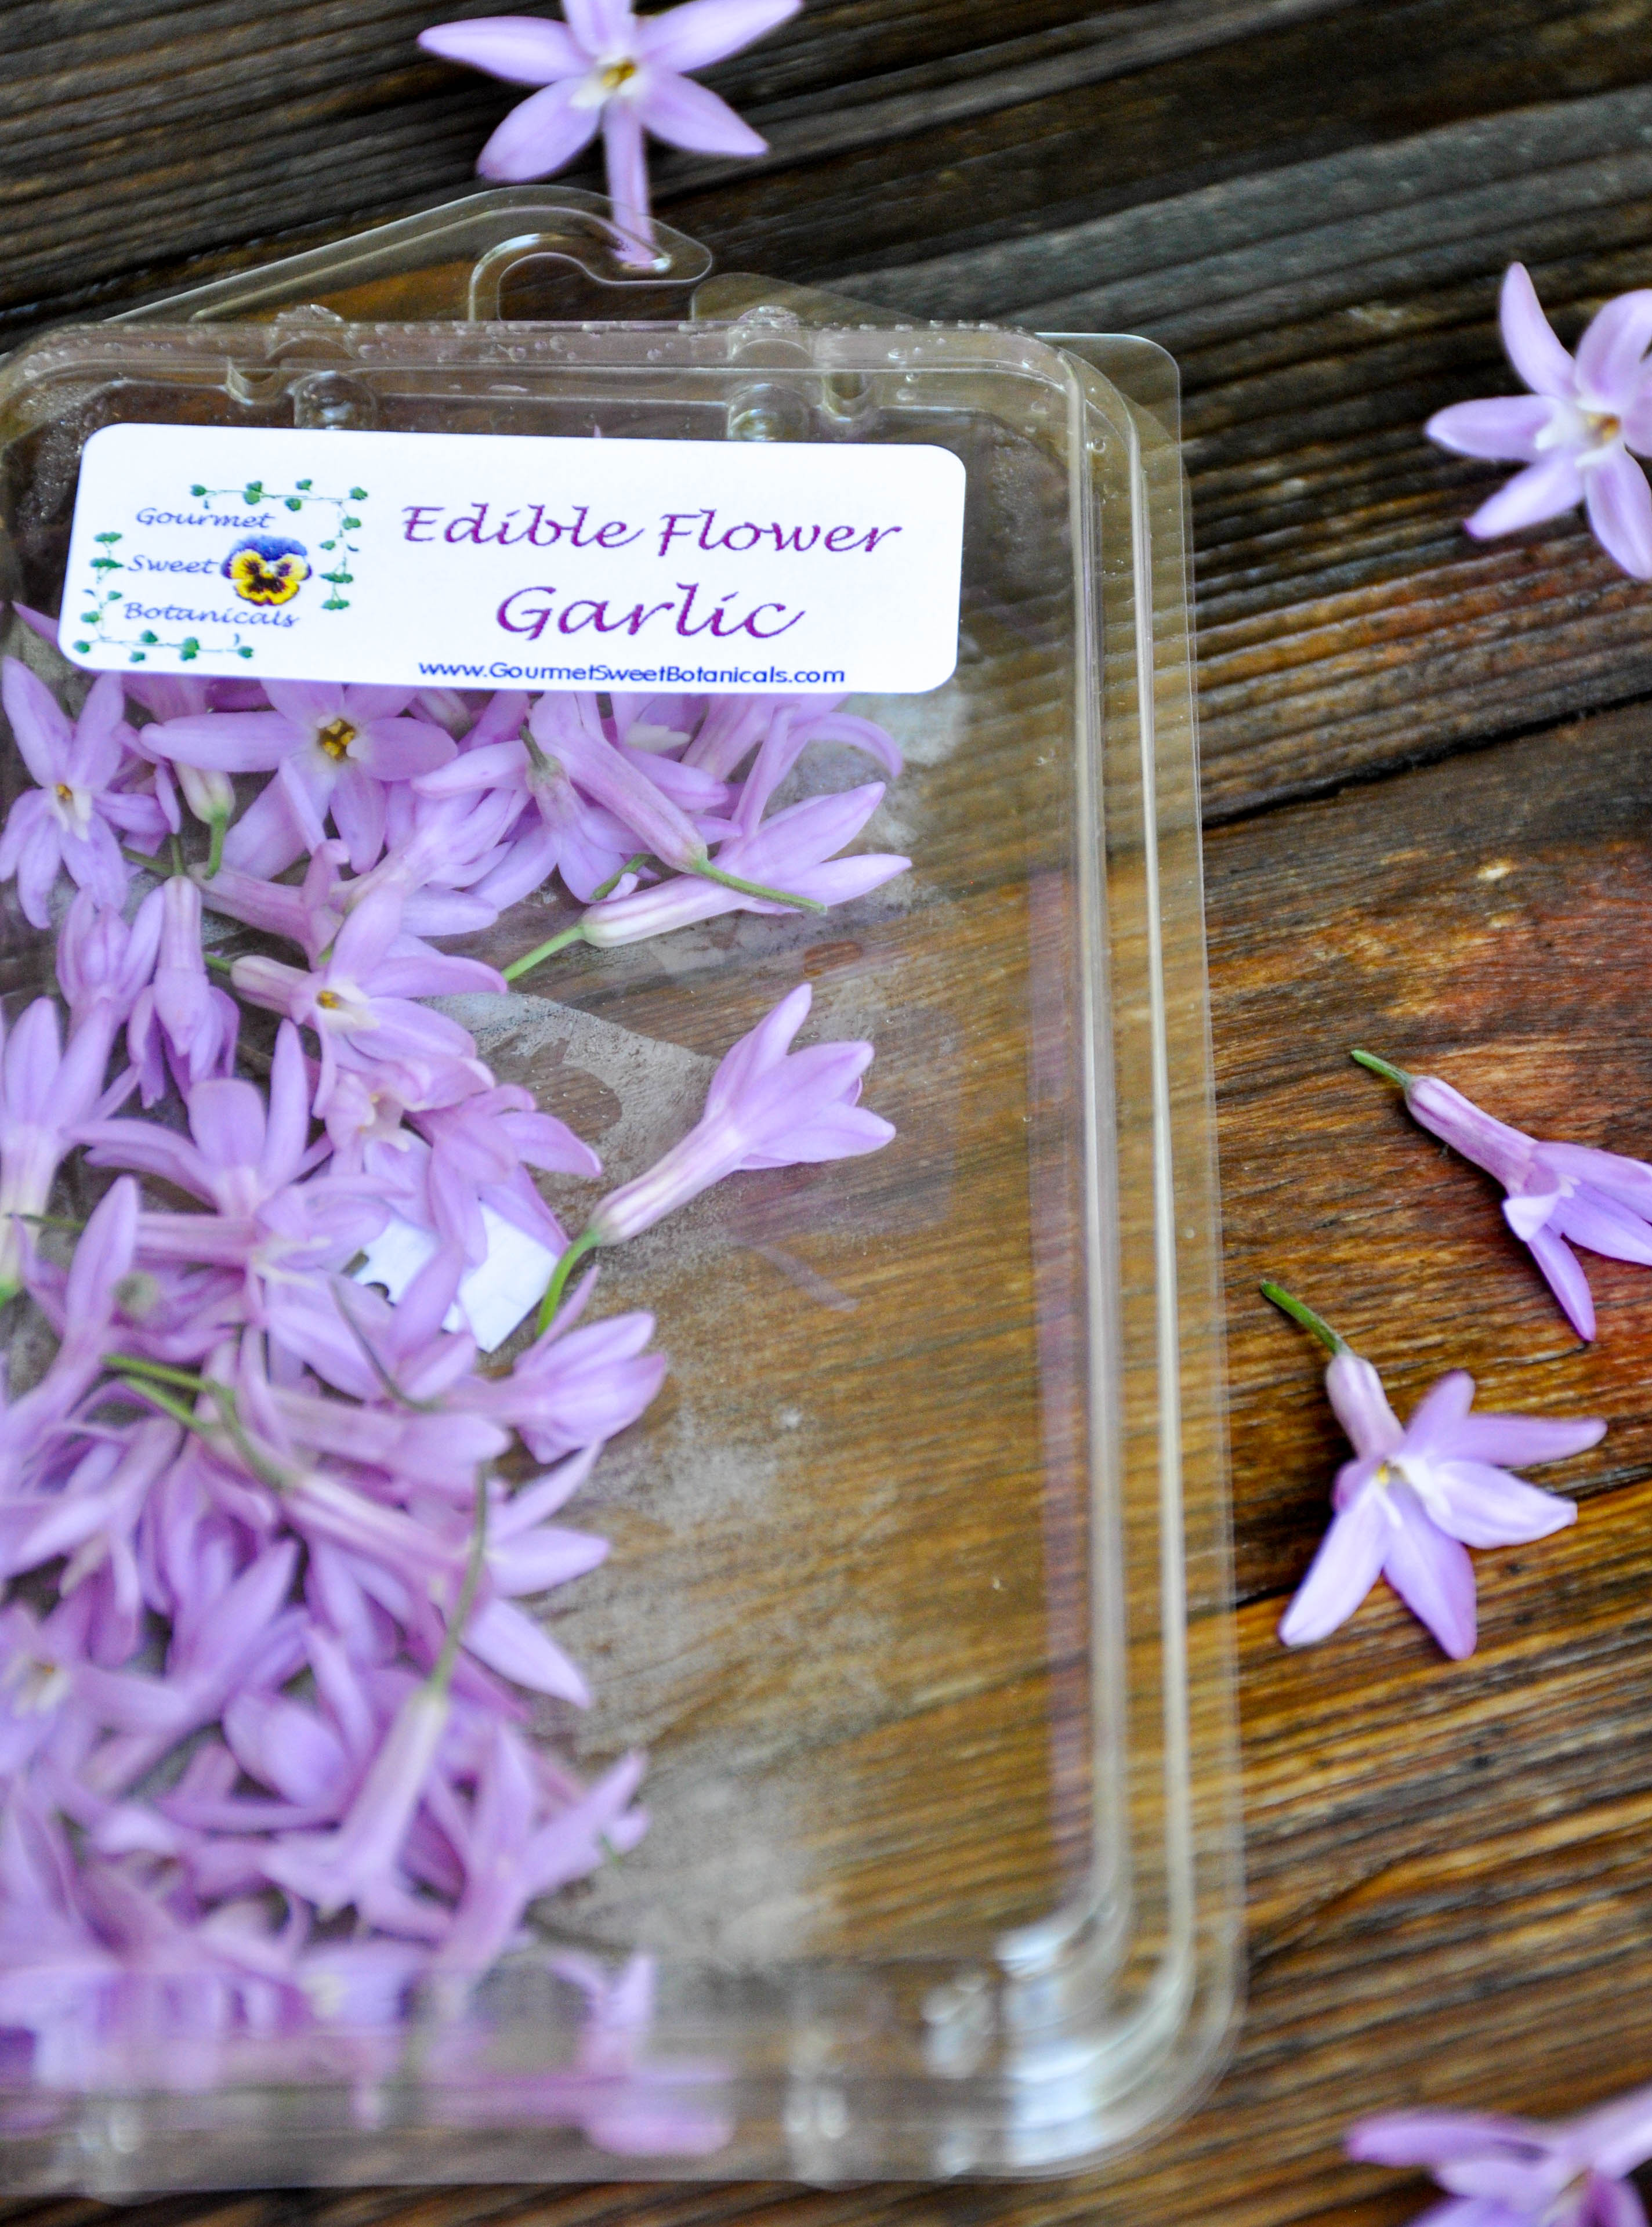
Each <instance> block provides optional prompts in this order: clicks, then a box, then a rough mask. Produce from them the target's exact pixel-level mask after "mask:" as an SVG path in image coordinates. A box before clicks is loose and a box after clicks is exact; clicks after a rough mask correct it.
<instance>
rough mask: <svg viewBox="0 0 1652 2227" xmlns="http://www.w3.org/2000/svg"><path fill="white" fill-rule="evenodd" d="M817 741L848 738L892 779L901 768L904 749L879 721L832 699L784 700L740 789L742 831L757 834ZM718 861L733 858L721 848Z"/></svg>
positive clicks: (738, 821)
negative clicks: (833, 704) (840, 706)
mask: <svg viewBox="0 0 1652 2227" xmlns="http://www.w3.org/2000/svg"><path fill="white" fill-rule="evenodd" d="M811 743H847V744H848V745H849V747H850V748H851V749H852V750H864V751H865V753H866V755H867V756H869V757H874V758H876V759H877V763H879V765H881V766H882V767H883V770H884V772H885V773H886V774H888V775H889V776H890V780H891V781H892V780H893V779H894V778H895V776H896V775H897V774H898V773H899V772H900V770H901V766H902V758H901V753H900V751H899V750H898V749H897V748H896V743H895V739H894V737H893V736H891V735H888V734H886V733H885V732H884V731H883V728H882V727H880V726H879V725H878V724H877V722H876V721H875V720H872V719H858V718H852V716H851V715H850V714H848V713H847V712H843V711H833V710H832V709H831V708H830V699H827V704H826V705H825V706H822V705H820V704H818V703H816V704H811V703H809V702H808V701H807V699H805V700H804V702H802V703H800V704H788V705H782V706H781V709H780V710H779V711H776V712H775V716H774V718H772V719H771V720H770V722H769V731H768V733H767V734H766V735H765V736H764V737H763V738H762V743H761V744H760V745H759V747H758V750H757V755H756V758H755V759H754V760H753V761H752V766H751V771H750V772H749V774H748V775H746V778H745V783H744V786H743V788H742V789H741V792H740V803H739V807H738V809H737V813H736V814H735V819H736V824H737V826H738V827H739V829H740V832H741V833H742V834H743V835H748V836H749V835H751V834H753V833H755V832H756V827H757V824H758V822H759V821H760V820H762V816H763V814H764V813H765V812H766V811H767V810H768V808H769V798H770V797H771V796H773V794H775V790H776V789H777V788H779V787H780V785H781V782H783V781H784V780H785V778H786V776H787V775H788V773H790V771H791V770H792V768H793V767H794V765H795V764H796V763H797V762H798V760H799V758H800V757H801V756H802V755H803V753H804V751H805V750H807V749H808V748H809V746H810V744H811ZM732 864H733V862H732V860H730V859H729V858H727V857H726V856H725V855H724V853H721V852H720V853H719V854H718V865H732ZM738 871H740V872H742V873H744V872H746V871H748V870H747V869H746V868H744V867H741V868H740V869H738Z"/></svg>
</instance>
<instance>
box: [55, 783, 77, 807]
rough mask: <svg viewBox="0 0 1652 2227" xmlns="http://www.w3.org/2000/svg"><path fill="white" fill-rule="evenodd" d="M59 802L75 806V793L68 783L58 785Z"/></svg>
mask: <svg viewBox="0 0 1652 2227" xmlns="http://www.w3.org/2000/svg"><path fill="white" fill-rule="evenodd" d="M57 801H58V802H59V803H60V804H73V801H74V791H73V789H72V788H70V787H69V785H68V783H67V782H66V781H61V782H59V783H58V784H57Z"/></svg>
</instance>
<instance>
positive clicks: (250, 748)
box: [144, 680, 454, 875]
mask: <svg viewBox="0 0 1652 2227" xmlns="http://www.w3.org/2000/svg"><path fill="white" fill-rule="evenodd" d="M267 686H268V694H269V698H270V703H271V709H270V710H269V711H206V712H201V713H199V714H197V715H194V716H191V717H188V718H182V719H166V720H163V721H162V722H161V723H160V724H158V725H156V726H154V727H151V728H150V729H149V730H148V731H146V733H145V735H144V742H145V743H146V744H147V745H148V747H149V748H150V749H151V750H156V751H160V752H163V753H164V754H165V756H168V757H170V758H175V759H177V760H179V761H181V762H183V763H188V764H189V765H194V766H201V767H207V768H215V769H217V770H219V771H220V772H222V773H268V772H271V771H273V772H274V774H275V776H276V778H275V779H274V780H273V781H272V782H269V783H268V784H267V785H266V787H265V788H264V789H263V791H262V792H261V794H259V795H258V798H257V799H256V800H255V801H254V802H253V803H252V806H251V807H249V809H248V810H247V811H246V813H245V814H243V816H242V817H241V819H240V820H238V821H237V822H236V824H235V826H233V828H232V829H231V830H230V833H229V837H228V839H227V841H226V843H225V845H224V858H225V859H226V863H227V864H228V865H232V866H234V867H237V868H239V871H241V872H243V873H247V874H258V875H271V874H278V873H279V872H281V871H282V869H283V868H284V867H286V866H290V865H291V864H292V862H293V860H294V859H295V858H301V857H302V856H303V853H304V852H306V851H313V850H315V849H316V846H317V845H319V844H320V843H321V842H322V839H323V837H324V835H325V833H326V829H325V826H324V825H323V823H324V821H325V820H326V818H327V815H328V813H329V811H330V813H331V814H332V816H333V820H334V823H335V826H337V828H338V832H339V833H340V834H341V836H342V837H343V839H344V840H345V843H346V844H347V845H348V848H349V854H350V860H351V863H352V865H354V867H355V868H356V871H358V872H360V871H363V870H364V869H365V868H367V867H368V866H370V865H372V864H373V860H374V859H375V858H377V857H378V856H379V853H380V851H381V850H382V849H383V848H384V839H385V783H386V782H390V781H406V780H409V779H411V776H412V775H414V774H420V773H429V772H430V771H431V769H433V768H435V767H437V766H439V765H444V764H445V763H447V761H448V760H449V759H450V757H451V756H453V755H454V743H453V738H452V737H451V736H450V735H445V734H443V731H442V730H441V729H440V728H439V727H432V726H430V725H428V724H426V723H425V722H424V721H423V720H421V719H407V718H402V717H401V716H400V715H401V714H402V713H403V712H404V711H405V710H406V708H407V705H409V704H410V703H411V701H412V699H413V694H414V692H413V690H412V689H411V688H346V687H343V686H338V685H336V684H335V683H330V682H324V681H312V680H271V682H269V683H268V684H267Z"/></svg>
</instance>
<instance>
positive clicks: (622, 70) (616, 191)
mask: <svg viewBox="0 0 1652 2227" xmlns="http://www.w3.org/2000/svg"><path fill="white" fill-rule="evenodd" d="M800 5H801V0H688V4H687V5H686V6H685V7H679V8H668V9H667V10H664V11H663V12H662V13H660V14H659V15H654V16H641V17H638V16H634V15H633V14H632V13H631V10H630V9H629V8H628V6H626V5H625V0H564V16H565V18H566V20H565V22H560V23H547V22H542V21H541V20H540V19H539V17H538V16H480V17H476V18H475V19H473V20H472V21H471V22H466V23H437V24H433V25H432V26H431V29H429V30H428V31H422V32H421V33H420V34H419V41H418V42H419V44H420V46H421V47H423V48H424V50H425V52H426V53H427V54H440V55H441V56H442V57H443V60H444V61H456V62H464V63H467V64H468V65H469V67H471V68H472V69H481V70H486V71H487V72H488V74H489V76H491V77H499V78H503V79H504V80H506V82H507V84H510V85H536V86H543V87H544V88H545V90H544V91H543V92H541V93H535V94H534V95H533V98H532V99H528V100H525V101H524V102H523V103H522V105H521V106H520V108H513V110H512V111H511V112H510V114H509V115H508V116H507V118H505V121H504V122H503V123H502V124H501V125H500V127H499V129H498V130H497V131H495V132H494V136H493V137H492V138H491V139H490V140H489V141H488V144H487V145H486V146H485V147H484V148H483V149H482V153H481V155H480V156H478V157H477V160H476V168H477V169H478V170H479V171H480V172H481V173H482V176H483V177H485V178H495V179H499V180H501V182H507V183H508V182H514V181H516V180H519V179H524V178H545V177H548V176H549V175H551V173H552V171H553V170H559V169H561V168H562V167H563V165H564V163H570V162H571V161H572V160H573V158H574V156H576V155H577V154H578V153H579V151H580V150H581V149H582V148H583V147H585V146H588V145H589V144H590V141H591V140H592V139H594V138H595V137H596V133H597V131H598V130H599V128H600V130H601V131H602V134H603V153H604V155H605V156H606V157H607V161H608V190H609V198H610V199H611V200H612V201H613V203H614V220H615V223H616V227H617V228H618V230H619V233H620V235H621V239H622V244H623V245H622V252H626V254H627V259H628V260H633V261H635V260H638V259H644V260H646V259H647V254H648V252H649V250H650V249H651V247H652V244H653V239H654V233H653V227H652V225H651V222H650V220H649V215H648V170H647V159H646V157H645V156H644V153H643V133H644V131H651V132H653V134H654V137H655V138H656V139H663V140H665V141H666V142H667V144H669V145H671V146H673V147H688V148H693V149H696V150H699V151H700V152H702V153H705V154H712V155H761V154H762V151H763V150H764V148H765V147H766V145H767V144H768V143H767V141H766V140H763V139H760V138H759V137H758V136H757V134H756V132H755V131H752V130H751V129H750V127H749V125H748V124H743V123H742V122H741V120H740V118H738V117H737V115H736V114H735V112H734V111H733V110H732V109H731V108H730V107H729V106H728V105H727V104H726V102H724V101H721V100H719V99H718V97H717V95H716V94H715V93H708V92H707V91H706V89H705V86H702V85H696V84H694V83H693V82H692V80H691V79H689V78H686V77H685V76H684V75H683V74H682V73H683V72H684V71H685V70H697V69H704V68H705V66H706V65H707V63H708V62H715V61H722V59H723V57H724V55H725V54H734V53H737V51H738V49H739V48H742V47H744V46H749V44H750V42H751V41H752V40H754V39H759V38H762V35H763V34H764V33H765V32H767V31H772V30H773V29H775V25H776V24H778V23H783V22H786V20H787V18H788V16H794V15H795V14H796V13H797V10H798V9H799V7H800Z"/></svg>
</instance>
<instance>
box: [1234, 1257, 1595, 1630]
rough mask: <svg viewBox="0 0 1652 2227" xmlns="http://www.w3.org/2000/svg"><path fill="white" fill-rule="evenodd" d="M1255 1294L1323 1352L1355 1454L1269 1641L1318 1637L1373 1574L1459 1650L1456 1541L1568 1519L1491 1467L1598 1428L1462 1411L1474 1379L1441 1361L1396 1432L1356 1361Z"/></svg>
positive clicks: (1565, 1504)
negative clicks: (1445, 1372) (1444, 1368)
mask: <svg viewBox="0 0 1652 2227" xmlns="http://www.w3.org/2000/svg"><path fill="white" fill-rule="evenodd" d="M1262 1291H1263V1293H1264V1295H1265V1296H1266V1298H1268V1299H1272V1301H1273V1303H1274V1305H1276V1306H1279V1307H1281V1308H1282V1309H1283V1310H1284V1311H1285V1313H1287V1314H1289V1315H1290V1316H1291V1318H1292V1320H1293V1321H1296V1322H1298V1323H1300V1324H1302V1325H1303V1326H1304V1328H1305V1329H1307V1330H1311V1331H1312V1332H1313V1334H1314V1335H1315V1336H1316V1337H1318V1338H1319V1339H1320V1340H1321V1341H1322V1343H1324V1344H1326V1345H1328V1346H1329V1347H1330V1350H1331V1359H1330V1366H1329V1368H1328V1369H1326V1371H1325V1390H1326V1393H1327V1394H1328V1395H1329V1397H1330V1404H1331V1406H1332V1407H1333V1408H1334V1409H1335V1410H1336V1420H1337V1421H1338V1422H1339V1423H1341V1425H1342V1426H1343V1430H1344V1431H1346V1432H1347V1433H1348V1435H1349V1439H1351V1440H1352V1442H1353V1446H1354V1454H1355V1458H1354V1459H1353V1460H1352V1461H1350V1462H1344V1463H1343V1466H1342V1467H1341V1469H1339V1470H1338V1471H1337V1472H1336V1484H1334V1485H1333V1487H1332V1489H1331V1505H1332V1507H1333V1508H1334V1509H1336V1515H1335V1516H1334V1517H1333V1518H1332V1521H1331V1526H1330V1530H1329V1531H1327V1532H1326V1534H1325V1536H1324V1539H1323V1541H1321V1542H1320V1547H1319V1551H1318V1553H1317V1554H1316V1555H1315V1556H1314V1559H1313V1561H1312V1563H1311V1566H1310V1567H1309V1571H1308V1574H1307V1576H1306V1577H1305V1578H1304V1579H1303V1581H1302V1583H1301V1585H1300V1586H1298V1588H1297V1591H1296V1593H1295V1594H1294V1596H1293V1597H1292V1602H1291V1605H1290V1606H1289V1608H1287V1609H1286V1611H1285V1615H1284V1617H1283V1618H1281V1619H1280V1623H1279V1637H1280V1638H1281V1639H1282V1640H1283V1641H1284V1642H1285V1645H1286V1646H1287V1647H1302V1646H1306V1645H1308V1644H1309V1643H1311V1642H1312V1641H1314V1640H1316V1639H1324V1637H1325V1636H1326V1635H1327V1633H1329V1632H1332V1631H1334V1630H1336V1627H1337V1625H1338V1624H1345V1623H1346V1622H1347V1620H1348V1618H1349V1617H1350V1616H1352V1615H1353V1613H1354V1611H1355V1609H1356V1608H1357V1607H1358V1606H1359V1605H1360V1603H1361V1602H1362V1600H1363V1599H1364V1598H1365V1596H1366V1594H1367V1593H1368V1592H1369V1591H1370V1590H1371V1587H1372V1586H1374V1585H1375V1583H1376V1581H1377V1579H1378V1578H1379V1577H1385V1578H1387V1580H1388V1583H1389V1584H1390V1585H1391V1586H1393V1587H1394V1591H1395V1592H1397V1593H1398V1594H1399V1596H1400V1599H1401V1600H1403V1601H1404V1602H1405V1604H1406V1607H1407V1608H1408V1609H1410V1610H1411V1611H1412V1613H1413V1615H1414V1616H1416V1617H1417V1618H1419V1619H1420V1621H1421V1622H1422V1623H1424V1624H1426V1625H1427V1626H1428V1629H1429V1630H1431V1631H1432V1633H1433V1635H1434V1637H1435V1638H1436V1639H1438V1642H1439V1643H1440V1645H1441V1646H1442V1647H1443V1648H1444V1649H1445V1652H1446V1653H1447V1654H1448V1655H1451V1656H1457V1657H1458V1658H1459V1659H1460V1658H1461V1657H1462V1656H1465V1655H1472V1654H1473V1652H1474V1641H1475V1618H1474V1571H1473V1567H1472V1565H1471V1564H1470V1560H1469V1557H1468V1554H1467V1552H1466V1549H1467V1548H1468V1547H1511V1546H1517V1545H1521V1544H1524V1543H1525V1542H1527V1541H1530V1540H1533V1539H1542V1538H1546V1537H1547V1535H1548V1534H1549V1533H1550V1532H1551V1531H1559V1530H1562V1529H1564V1528H1565V1527H1566V1525H1567V1524H1568V1523H1572V1522H1576V1520H1577V1514H1578V1511H1577V1509H1576V1507H1575V1506H1574V1505H1573V1503H1572V1502H1571V1501H1569V1500H1562V1499H1560V1498H1559V1497H1558V1496H1556V1495H1555V1494H1553V1493H1549V1492H1540V1491H1539V1490H1538V1489H1537V1487H1536V1486H1535V1485H1530V1484H1526V1483H1524V1482H1523V1480H1522V1479H1521V1478H1520V1477H1515V1476H1513V1475H1511V1474H1510V1472H1509V1471H1508V1470H1507V1469H1505V1468H1503V1467H1502V1466H1501V1464H1503V1463H1505V1462H1521V1463H1527V1462H1547V1461H1560V1460H1563V1459H1564V1458H1566V1456H1567V1455H1568V1454H1577V1453H1582V1452H1585V1449H1586V1448H1588V1447H1590V1446H1592V1445H1598V1443H1599V1442H1600V1440H1601V1439H1603V1438H1604V1436H1605V1433H1606V1426H1605V1424H1604V1423H1603V1422H1601V1421H1599V1420H1597V1419H1595V1418H1594V1417H1581V1418H1579V1420H1577V1421H1575V1422H1552V1421H1548V1420H1543V1419H1540V1418H1538V1417H1535V1416H1528V1415H1471V1414H1470V1413H1469V1408H1470V1403H1471V1402H1472V1401H1473V1398H1474V1379H1473V1378H1472V1377H1471V1376H1469V1375H1465V1374H1464V1371H1463V1370H1461V1369H1454V1370H1453V1371H1452V1373H1451V1375H1449V1376H1442V1377H1441V1378H1440V1380H1439V1382H1438V1383H1437V1384H1436V1385H1434V1387H1433V1388H1432V1390H1431V1391H1429V1392H1428V1393H1427V1394H1426V1396H1425V1397H1424V1399H1423V1400H1422V1401H1420V1402H1419V1405H1418V1406H1417V1407H1416V1408H1415V1409H1414V1411H1413V1414H1412V1418H1411V1420H1410V1422H1409V1423H1407V1424H1406V1425H1405V1426H1403V1427H1402V1426H1401V1425H1400V1421H1399V1419H1398V1418H1397V1416H1396V1415H1395V1414H1394V1410H1393V1408H1392V1407H1389V1405H1388V1402H1387V1397H1386V1395H1385V1394H1384V1392H1383V1389H1382V1380H1381V1377H1379V1376H1378V1375H1377V1373H1376V1371H1375V1369H1373V1368H1372V1366H1371V1364H1370V1362H1368V1361H1364V1360H1362V1358H1361V1357H1360V1356H1359V1355H1358V1354H1357V1353H1355V1352H1354V1351H1353V1350H1351V1349H1350V1348H1349V1346H1348V1345H1347V1344H1346V1343H1345V1342H1344V1341H1343V1339H1342V1338H1340V1337H1337V1336H1336V1332H1335V1331H1334V1330H1331V1329H1330V1327H1329V1325H1328V1324H1325V1323H1324V1322H1322V1321H1321V1320H1320V1318H1319V1317H1318V1316H1317V1315H1316V1314H1314V1313H1313V1311H1312V1310H1311V1309H1310V1308H1308V1307H1304V1305H1302V1303H1301V1301H1300V1300H1298V1299H1292V1297H1291V1296H1290V1294H1289V1293H1288V1292H1282V1291H1281V1290H1280V1289H1279V1286H1277V1285H1275V1284H1264V1285H1263V1286H1262Z"/></svg>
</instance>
